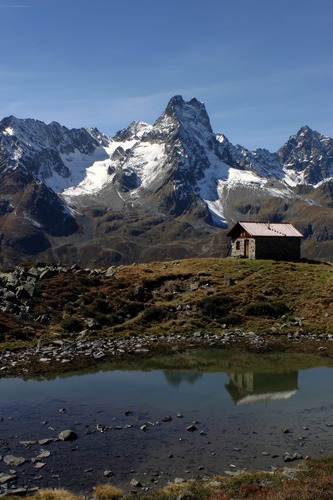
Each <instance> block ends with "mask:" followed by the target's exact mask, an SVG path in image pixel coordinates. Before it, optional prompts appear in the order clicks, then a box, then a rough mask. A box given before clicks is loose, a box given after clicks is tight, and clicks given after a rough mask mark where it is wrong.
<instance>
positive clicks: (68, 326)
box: [60, 316, 83, 332]
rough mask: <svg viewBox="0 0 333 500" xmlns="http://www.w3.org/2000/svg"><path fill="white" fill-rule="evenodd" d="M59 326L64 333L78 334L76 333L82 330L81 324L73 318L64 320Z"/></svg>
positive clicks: (77, 319)
mask: <svg viewBox="0 0 333 500" xmlns="http://www.w3.org/2000/svg"><path fill="white" fill-rule="evenodd" d="M60 326H61V327H62V328H63V330H65V331H66V332H78V331H80V330H82V328H83V323H82V321H81V320H80V319H79V318H77V317H75V316H71V317H70V318H65V319H64V320H63V321H62V322H61V324H60Z"/></svg>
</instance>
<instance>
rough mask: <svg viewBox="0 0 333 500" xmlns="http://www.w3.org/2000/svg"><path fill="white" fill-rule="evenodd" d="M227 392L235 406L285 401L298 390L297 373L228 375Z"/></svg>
mask: <svg viewBox="0 0 333 500" xmlns="http://www.w3.org/2000/svg"><path fill="white" fill-rule="evenodd" d="M228 375H229V383H228V384H225V387H226V389H227V391H228V392H229V394H230V396H231V397H232V399H233V400H234V402H235V403H236V404H246V403H256V402H259V401H268V400H274V399H287V398H290V397H292V396H293V395H294V394H296V392H297V390H298V371H294V372H290V373H253V372H249V373H229V374H228Z"/></svg>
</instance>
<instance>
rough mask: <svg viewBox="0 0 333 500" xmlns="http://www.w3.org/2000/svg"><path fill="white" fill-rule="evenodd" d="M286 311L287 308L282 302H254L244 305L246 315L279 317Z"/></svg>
mask: <svg viewBox="0 0 333 500" xmlns="http://www.w3.org/2000/svg"><path fill="white" fill-rule="evenodd" d="M288 311H289V308H288V307H287V306H286V305H285V304H284V303H283V302H254V303H253V304H248V305H247V306H245V314H246V315H248V316H267V317H269V318H279V317H280V316H282V315H283V314H285V313H287V312H288Z"/></svg>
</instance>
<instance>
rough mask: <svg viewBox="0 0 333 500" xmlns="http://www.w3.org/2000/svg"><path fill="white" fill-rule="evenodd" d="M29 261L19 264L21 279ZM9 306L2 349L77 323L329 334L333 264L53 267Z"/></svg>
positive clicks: (73, 330) (111, 331) (141, 331)
mask: <svg viewBox="0 0 333 500" xmlns="http://www.w3.org/2000/svg"><path fill="white" fill-rule="evenodd" d="M32 267H33V266H32V265H30V266H27V267H26V268H25V269H24V270H23V271H22V268H21V274H24V273H25V275H26V278H25V279H26V280H29V269H31V268H32ZM3 271H6V272H7V274H8V272H9V271H11V270H8V269H7V270H3ZM52 274H53V275H52ZM3 277H4V274H3V275H2V278H1V275H0V279H2V282H4V281H3V280H4V278H3ZM21 284H22V282H21ZM2 290H4V288H3V289H2ZM12 290H14V293H15V288H13V286H12ZM17 295H18V294H17V293H16V297H15V298H14V299H12V300H14V302H15V301H16V303H17V302H18V301H19V299H17ZM20 300H21V302H22V300H23V299H20ZM14 305H15V307H16V309H15V308H13V309H14V311H12V312H8V310H7V311H6V312H4V311H0V338H1V345H2V347H3V348H4V347H8V346H18V345H22V343H23V344H27V343H31V342H36V340H37V339H42V340H45V341H47V340H54V338H55V336H56V337H63V338H65V337H66V336H72V337H75V335H77V334H79V333H80V332H82V330H85V331H86V333H87V334H88V335H92V336H95V337H96V336H108V337H126V336H130V335H137V336H141V335H145V336H147V335H148V336H149V335H162V334H178V335H184V336H186V334H193V333H194V332H197V331H202V332H208V331H209V332H213V333H221V334H223V333H224V332H226V331H233V330H235V329H237V330H241V331H245V332H248V331H253V332H255V333H259V334H263V335H265V334H268V333H270V334H273V335H275V336H277V337H279V336H283V337H286V334H289V335H291V334H292V335H293V336H296V337H297V335H300V334H314V335H323V334H324V335H328V336H329V335H333V322H332V317H333V267H332V266H330V265H328V264H323V263H289V262H275V261H245V260H234V259H216V258H214V259H213V258H210V259H188V260H177V261H172V262H167V263H165V262H164V263H161V262H155V263H150V264H135V265H129V266H118V267H113V268H111V269H109V270H108V272H107V273H105V272H99V271H90V270H87V269H86V270H83V269H80V268H77V267H74V268H71V269H65V268H58V270H57V272H54V273H50V277H47V275H46V276H45V277H44V278H43V279H39V280H38V281H36V284H35V288H34V292H33V295H32V297H28V298H27V299H24V310H22V307H18V306H17V304H14ZM7 309H8V308H7ZM332 343H333V342H332Z"/></svg>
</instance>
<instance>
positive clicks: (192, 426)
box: [186, 424, 197, 432]
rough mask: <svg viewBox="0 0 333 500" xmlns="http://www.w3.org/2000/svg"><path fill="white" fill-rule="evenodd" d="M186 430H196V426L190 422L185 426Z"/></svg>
mask: <svg viewBox="0 0 333 500" xmlns="http://www.w3.org/2000/svg"><path fill="white" fill-rule="evenodd" d="M186 430H187V431H189V432H194V431H196V430H197V428H196V426H195V425H194V424H191V425H189V426H188V427H186Z"/></svg>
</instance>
